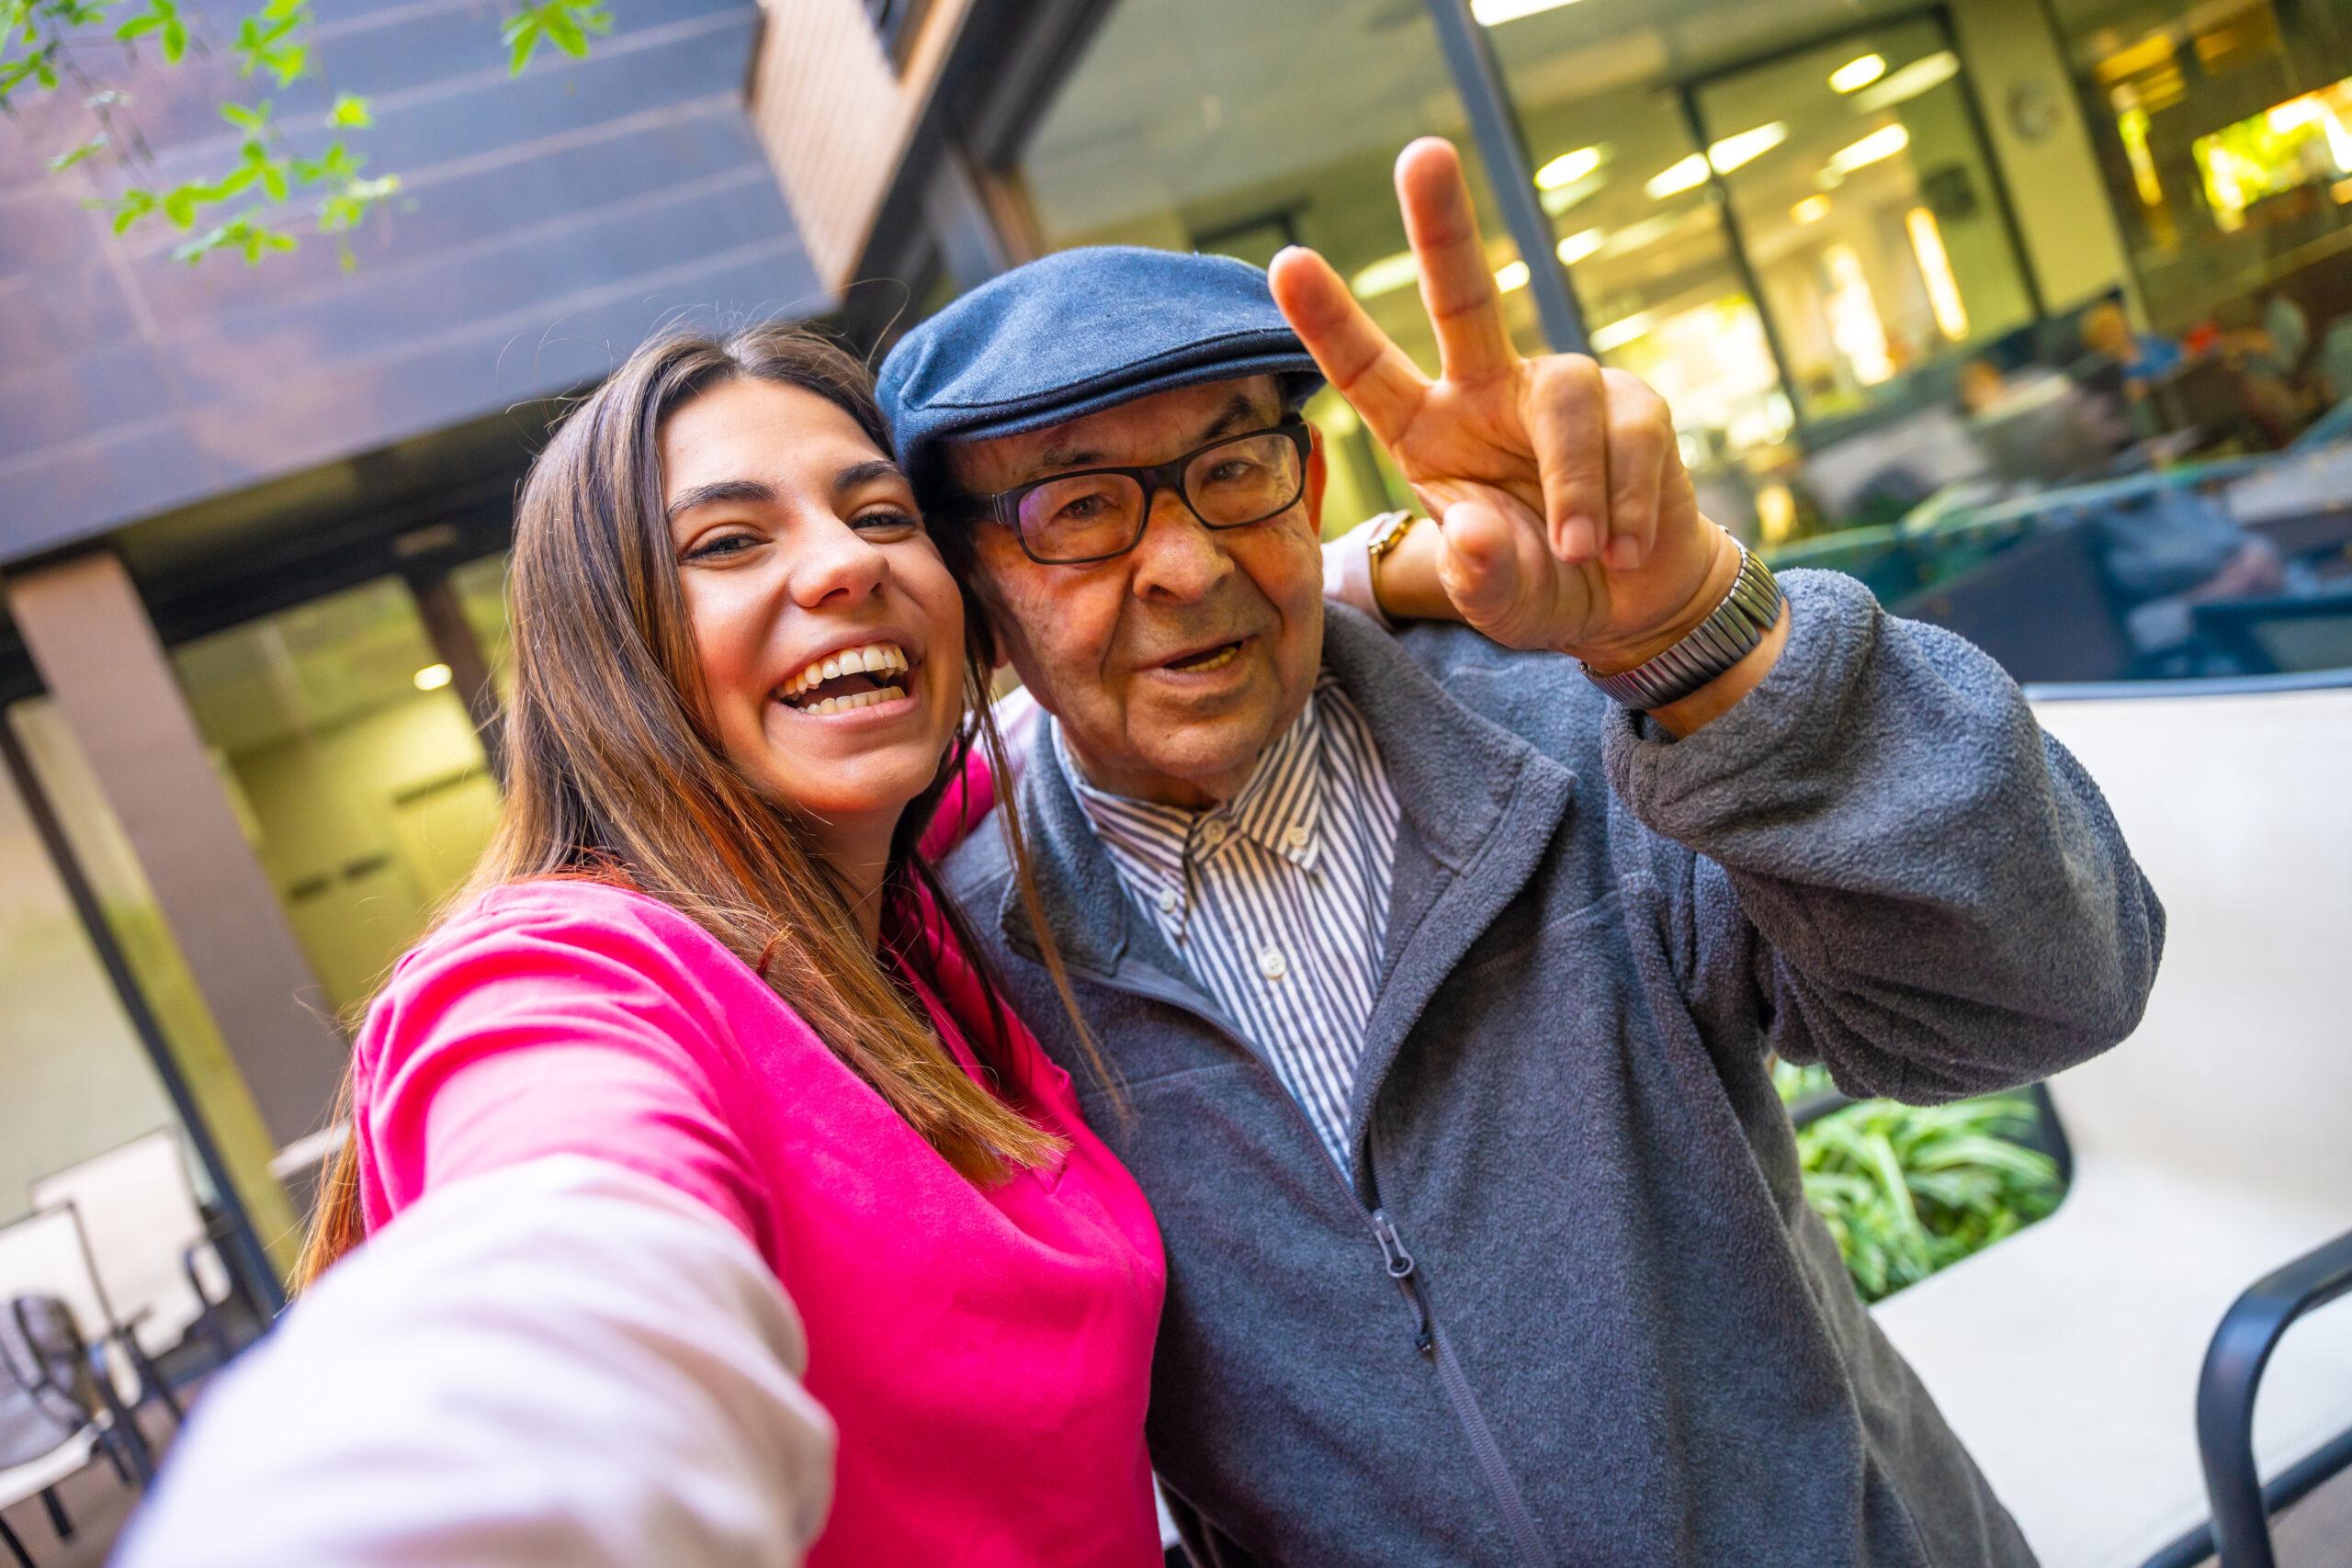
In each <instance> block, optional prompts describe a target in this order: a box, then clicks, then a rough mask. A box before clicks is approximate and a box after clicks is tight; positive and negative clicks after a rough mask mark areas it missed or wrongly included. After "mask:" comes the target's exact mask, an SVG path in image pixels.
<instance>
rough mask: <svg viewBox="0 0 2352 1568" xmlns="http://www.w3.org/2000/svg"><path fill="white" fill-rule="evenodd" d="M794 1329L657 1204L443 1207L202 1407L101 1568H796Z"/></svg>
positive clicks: (827, 1471) (497, 1193) (626, 1199)
mask: <svg viewBox="0 0 2352 1568" xmlns="http://www.w3.org/2000/svg"><path fill="white" fill-rule="evenodd" d="M807 1356H808V1352H807V1345H806V1341H805V1339H804V1337H803V1336H802V1333H801V1327H800V1320H799V1317H798V1315H797V1314H796V1313H795V1312H794V1311H793V1308H792V1303H790V1302H789V1301H787V1300H786V1297H785V1294H784V1292H783V1291H782V1290H781V1289H780V1288H779V1287H778V1286H777V1284H776V1280H775V1275H774V1274H773V1273H771V1272H770V1271H769V1270H768V1268H767V1266H766V1265H765V1264H764V1263H763V1262H762V1261H761V1259H760V1258H759V1255H758V1254H757V1253H755V1252H754V1251H752V1247H751V1246H750V1244H749V1243H747V1242H745V1241H744V1239H743V1238H742V1237H741V1235H738V1234H737V1233H736V1232H735V1231H734V1230H732V1229H730V1228H729V1226H728V1225H727V1224H725V1223H724V1222H723V1221H721V1220H719V1219H718V1216H716V1215H715V1214H713V1213H710V1212H709V1211H708V1210H707V1209H706V1208H704V1207H703V1206H702V1205H701V1204H699V1203H697V1202H695V1201H694V1200H692V1199H690V1198H687V1197H685V1196H684V1195H683V1194H681V1193H679V1192H677V1191H676V1190H673V1189H672V1188H669V1187H667V1186H664V1185H662V1183H660V1182H658V1181H655V1180H653V1179H650V1178H648V1177H644V1176H641V1175H639V1174H637V1173H635V1172H633V1171H628V1170H624V1169H622V1168H619V1167H617V1166H612V1165H606V1164H604V1163H602V1162H600V1161H596V1160H591V1159H585V1158H582V1157H581V1156H570V1155H566V1156H553V1157H550V1158H548V1159H541V1160H535V1161H532V1162H530V1163H528V1164H526V1165H519V1166H514V1167H509V1168H505V1169H503V1170H498V1171H494V1172H492V1173H490V1174H487V1175H483V1176H477V1177H471V1178H468V1179H464V1180H461V1181H455V1182H452V1183H450V1184H449V1185H448V1186H447V1187H445V1188H442V1189H440V1190H436V1191H435V1192H434V1193H432V1194H431V1195H430V1196H428V1197H426V1198H424V1200H422V1201H419V1202H418V1203H416V1204H415V1205H414V1206H413V1207H412V1208H410V1209H409V1210H408V1211H407V1212H405V1213H402V1214H401V1217H400V1218H399V1219H398V1220H396V1221H395V1222H393V1223H392V1224H390V1225H389V1226H387V1227H386V1228H385V1229H384V1230H382V1231H381V1232H380V1233H379V1234H378V1235H375V1236H373V1237H371V1238H370V1239H369V1240H368V1244H367V1246H365V1247H362V1248H360V1249H359V1250H358V1251H357V1252H356V1253H354V1254H353V1255H352V1256H351V1257H350V1258H346V1259H345V1260H344V1261H343V1262H342V1263H339V1264H337V1265H336V1266H335V1267H334V1269H333V1270H332V1271H331V1272H329V1273H328V1275H327V1276H326V1277H325V1279H324V1280H322V1281H321V1282H320V1283H319V1284H318V1285H317V1286H316V1287H315V1288H314V1289H312V1290H311V1292H309V1293H307V1294H306V1295H305V1296H304V1297H303V1298H302V1299H301V1301H300V1303H297V1305H296V1306H295V1308H294V1310H293V1311H292V1312H291V1313H290V1314H288V1316H287V1317H286V1319H285V1320H284V1321H283V1322H282V1323H281V1324H280V1325H279V1326H278V1327H277V1331H276V1332H275V1333H273V1334H272V1335H271V1336H270V1337H268V1338H267V1339H265V1340H263V1341H262V1342H261V1344H259V1345H258V1346H256V1347H255V1348H253V1349H252V1350H250V1351H248V1352H246V1354H245V1355H244V1357H243V1359H240V1360H239V1361H238V1362H237V1363H236V1364H235V1365H234V1366H233V1367H232V1368H231V1369H230V1371H228V1372H226V1373H224V1374H223V1375H222V1376H221V1378H220V1381H219V1382H217V1383H216V1384H215V1385H214V1386H213V1387H212V1388H210V1389H209V1390H207V1392H206V1393H205V1396H204V1399H203V1400H202V1402H201V1403H200V1404H198V1406H197V1409H196V1411H195V1413H194V1415H193V1416H192V1417H191V1418H190V1420H189V1423H188V1427H187V1430H186V1431H185V1432H184V1433H182V1434H181V1436H180V1438H178V1440H177V1441H176V1442H175V1443H174V1444H173V1447H172V1454H171V1458H170V1461H169V1462H168V1463H166V1464H165V1466H164V1474H163V1478H162V1481H161V1483H159V1485H158V1488H157V1490H156V1492H155V1494H154V1495H153V1499H152V1500H151V1501H150V1503H149V1504H148V1506H147V1507H146V1508H145V1509H144V1510H143V1511H142V1512H141V1514H140V1516H139V1517H138V1518H137V1519H136V1520H135V1521H134V1522H133V1524H132V1528H131V1531H130V1536H129V1538H128V1540H126V1542H125V1544H124V1547H123V1549H122V1551H120V1553H119V1555H118V1556H117V1557H116V1558H115V1559H114V1562H115V1565H116V1568H164V1565H169V1568H319V1565H322V1564H334V1565H335V1568H412V1565H414V1564H420V1563H430V1564H433V1565H434V1568H624V1565H626V1568H650V1565H654V1564H658V1565H660V1568H718V1565H719V1564H725V1565H726V1568H791V1565H792V1564H796V1563H797V1562H799V1561H800V1560H801V1557H802V1554H803V1553H804V1552H805V1551H806V1550H807V1548H808V1545H809V1541H810V1540H814V1539H815V1537H816V1534H817V1531H818V1529H819V1528H820V1526H821V1525H822V1524H823V1522H824V1517H825V1511H826V1507H827V1505H828V1502H829V1501H830V1498H831V1487H832V1445H833V1438H832V1424H831V1421H830V1420H829V1419H828V1418H827V1416H825V1414H824V1412H823V1411H821V1410H820V1409H819V1408H818V1407H817V1405H816V1404H815V1402H814V1401H812V1400H811V1399H810V1398H809V1394H808V1392H807V1390H806V1389H805V1388H803V1387H802V1385H801V1383H800V1381H799V1380H800V1372H801V1371H802V1369H803V1368H804V1367H805V1366H806V1364H807Z"/></svg>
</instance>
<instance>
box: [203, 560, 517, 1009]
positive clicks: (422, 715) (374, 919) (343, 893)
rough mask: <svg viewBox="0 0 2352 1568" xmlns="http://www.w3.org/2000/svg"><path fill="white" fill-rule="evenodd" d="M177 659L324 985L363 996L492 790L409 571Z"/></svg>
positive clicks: (459, 857) (458, 867) (482, 824)
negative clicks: (406, 578) (406, 577)
mask: <svg viewBox="0 0 2352 1568" xmlns="http://www.w3.org/2000/svg"><path fill="white" fill-rule="evenodd" d="M172 662H173V665H174V667H175V670H176V671H177V673H178V675H179V679H180V683H181V685H182V687H183V688H184V689H185V690H186V692H187V699H188V705H189V706H190V708H192V709H193V710H194V712H195V714H196V720H197V727H198V729H199V731H201V733H202V734H203V736H204V739H205V740H206V741H207V742H208V743H209V745H210V746H211V748H212V750H213V754H214V757H215V759H216V761H218V762H219V764H220V773H221V777H222V779H223V781H224V782H225V783H226V784H227V786H228V789H229V793H230V797H231V799H232V802H233V803H234V804H235V805H236V807H237V808H238V810H239V812H240V814H241V816H242V817H243V821H244V825H245V830H246V833H247V834H248V836H249V837H250V838H251V839H252V840H253V842H254V848H255V850H256V851H257V852H258V853H259V854H260V856H261V860H262V864H263V866H264V868H265V869H266V872H267V873H268V875H269V877H270V880H271V882H272V883H273V885H275V886H276V887H277V892H278V897H281V898H282V899H284V900H285V904H286V911H287V916H288V920H289V921H290V923H291V924H292V926H293V928H294V931H295V934H296V936H297V937H298V938H299V939H300V941H301V942H302V945H303V948H304V950H305V952H307V953H308V954H309V956H310V959H311V964H312V966H313V967H314V968H315V970H316V971H317V973H318V976H319V980H320V983H321V984H322V986H323V987H324V988H325V990H326V993H327V996H328V997H329V998H331V999H332V1000H333V1001H334V1003H335V1005H336V1006H338V1007H344V1006H348V1005H350V1004H352V1003H354V1002H356V1001H359V1000H362V999H364V998H366V997H367V996H368V994H369V993H370V992H371V990H372V989H373V987H374V986H375V984H376V981H377V980H378V978H379V976H381V975H382V973H383V971H384V969H385V967H386V966H387V965H388V964H390V962H391V961H392V960H393V958H395V957H396V956H398V955H399V953H401V950H402V949H403V948H405V947H406V946H407V945H408V943H409V942H411V941H413V939H414V938H415V936H416V934H417V933H418V931H420V930H421V929H422V928H423V926H424V922H425V919H427V917H428V915H429V913H430V911H431V910H432V909H433V908H435V906H437V905H438V904H439V903H440V902H441V900H442V899H444V898H445V897H447V896H448V895H449V894H450V893H451V892H453V891H454V890H455V889H456V888H457V887H458V886H459V884H460V883H462V882H463V880H464V878H465V875H466V874H467V873H468V872H469V870H470V869H471V868H472V865H473V863H474V862H475V860H476V859H477V858H478V857H479V856H480V854H481V849H482V846H483V845H484V844H485V843H487V842H488V840H489V836H490V830H491V828H492V824H493V823H494V821H495V819H496V817H497V811H498V791H497V786H496V784H495V783H494V782H493V781H492V778H491V776H490V773H489V770H488V767H487V765H486V762H485V759H484V757H483V753H482V749H481V741H480V740H479V739H477V737H476V736H475V734H474V728H473V724H472V721H471V720H470V718H469V716H468V715H467V713H466V707H465V704H464V703H463V702H461V701H460V700H459V699H458V694H457V693H456V692H455V691H454V690H452V689H451V686H450V682H449V671H448V668H447V666H446V665H444V664H443V663H442V662H441V660H440V659H439V656H438V655H437V654H436V653H435V651H434V649H433V647H432V644H431V643H430V642H429V641H428V640H427V639H426V637H425V632H424V625H423V623H422V621H421V620H420V619H419V617H418V615H417V610H416V604H415V601H414V600H413V599H412V598H411V597H410V594H409V591H408V588H407V586H406V585H405V584H404V583H402V582H401V581H400V580H399V579H398V578H380V579H379V580H377V581H373V582H370V583H367V584H365V585H363V586H361V587H358V588H355V589H352V590H350V591H348V592H343V593H337V594H334V595H332V596H330V597H327V598H324V599H319V600H314V601H312V602H311V603H310V604H300V605H297V606H296V607H294V608H293V609H290V610H286V611H282V612H280V613H279V614H277V615H269V616H266V617H264V618H263V619H261V620H258V621H253V622H249V623H247V624H246V625H243V626H234V627H232V628H231V629H229V630H227V631H224V632H220V633H217V634H215V635H213V636H211V637H203V638H199V639H198V640H196V641H194V642H190V643H187V644H184V645H182V646H181V647H179V648H177V649H174V650H173V653H172Z"/></svg>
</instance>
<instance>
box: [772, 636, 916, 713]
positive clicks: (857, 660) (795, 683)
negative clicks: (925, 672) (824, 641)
mask: <svg viewBox="0 0 2352 1568" xmlns="http://www.w3.org/2000/svg"><path fill="white" fill-rule="evenodd" d="M907 668H909V665H908V662H907V655H906V650H905V649H901V648H899V645H898V644H896V643H890V642H876V643H868V644H866V646H865V647H864V648H852V649H842V651H841V652H839V653H836V654H833V655H831V657H829V658H826V659H820V660H817V661H816V662H815V663H813V664H811V665H809V668H807V669H806V670H803V671H800V673H799V674H797V675H795V676H794V677H793V678H792V679H791V680H789V681H786V682H785V683H784V688H783V690H784V694H785V695H786V696H787V697H789V696H797V695H798V694H800V693H802V692H805V691H807V690H808V689H809V687H811V686H814V685H816V684H818V683H819V682H824V681H831V680H834V679H836V678H837V677H840V676H842V675H859V674H870V673H879V672H881V671H893V670H904V669H907ZM811 711H812V712H813V711H814V710H813V709H812V710H811Z"/></svg>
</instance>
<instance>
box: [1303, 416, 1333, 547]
mask: <svg viewBox="0 0 2352 1568" xmlns="http://www.w3.org/2000/svg"><path fill="white" fill-rule="evenodd" d="M1306 441H1307V447H1306V520H1307V522H1309V523H1311V524H1313V525H1314V526H1315V534H1316V536H1317V538H1320V537H1321V536H1322V535H1323V491H1324V487H1325V486H1327V485H1329V483H1330V482H1331V465H1330V464H1329V462H1328V461H1326V460H1325V458H1324V456H1323V432H1322V431H1321V430H1319V429H1317V427H1316V426H1314V425H1312V424H1310V425H1308V426H1307V427H1306Z"/></svg>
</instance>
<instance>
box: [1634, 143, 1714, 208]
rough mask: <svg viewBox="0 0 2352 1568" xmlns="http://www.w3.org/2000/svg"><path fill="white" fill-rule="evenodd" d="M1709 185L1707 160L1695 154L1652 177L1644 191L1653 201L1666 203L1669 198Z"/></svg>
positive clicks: (1678, 160)
mask: <svg viewBox="0 0 2352 1568" xmlns="http://www.w3.org/2000/svg"><path fill="white" fill-rule="evenodd" d="M1706 183H1707V160H1706V159H1705V158H1704V157H1702V156H1701V155H1700V154H1699V153H1696V152H1693V153H1691V155H1690V156H1689V157H1688V158H1678V159H1676V160H1675V161H1674V162H1673V163H1671V164H1668V165H1667V166H1666V167H1665V168H1663V169H1660V170H1659V171H1658V172H1657V174H1654V175H1651V176H1650V177H1649V179H1648V180H1647V181H1645V183H1644V184H1643V186H1642V189H1643V190H1644V191H1645V192H1647V193H1648V195H1649V198H1650V199H1651V200H1652V201H1664V200H1665V199H1666V198H1667V197H1669V196H1679V195H1681V194H1682V193H1683V192H1684V191H1686V190H1696V189H1697V188H1698V187H1699V186H1702V185H1705V184H1706Z"/></svg>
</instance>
